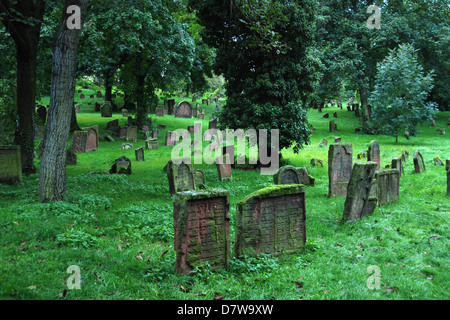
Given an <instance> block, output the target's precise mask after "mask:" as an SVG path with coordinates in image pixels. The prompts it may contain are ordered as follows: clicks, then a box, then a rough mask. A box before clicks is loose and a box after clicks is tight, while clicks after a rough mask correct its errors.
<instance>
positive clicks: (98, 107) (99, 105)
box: [94, 102, 102, 112]
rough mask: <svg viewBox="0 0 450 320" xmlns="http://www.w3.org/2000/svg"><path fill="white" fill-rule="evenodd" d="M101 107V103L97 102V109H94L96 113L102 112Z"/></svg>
mask: <svg viewBox="0 0 450 320" xmlns="http://www.w3.org/2000/svg"><path fill="white" fill-rule="evenodd" d="M101 107H102V105H101V104H100V103H98V102H95V107H94V110H95V112H100V109H101Z"/></svg>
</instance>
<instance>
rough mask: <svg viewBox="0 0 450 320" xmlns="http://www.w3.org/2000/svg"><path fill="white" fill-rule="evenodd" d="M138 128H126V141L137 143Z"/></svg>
mask: <svg viewBox="0 0 450 320" xmlns="http://www.w3.org/2000/svg"><path fill="white" fill-rule="evenodd" d="M137 133H138V128H137V127H136V126H130V127H127V134H126V138H125V140H126V141H137Z"/></svg>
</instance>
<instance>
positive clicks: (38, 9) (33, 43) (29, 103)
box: [0, 0, 45, 174]
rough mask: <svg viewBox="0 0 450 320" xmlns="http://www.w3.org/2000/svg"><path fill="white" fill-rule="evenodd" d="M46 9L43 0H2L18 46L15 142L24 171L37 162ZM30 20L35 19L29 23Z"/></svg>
mask: <svg viewBox="0 0 450 320" xmlns="http://www.w3.org/2000/svg"><path fill="white" fill-rule="evenodd" d="M16 12H17V13H19V14H20V15H18V14H16ZM44 12H45V1H44V0H35V1H32V0H22V1H17V2H15V3H12V2H11V1H8V0H0V20H1V21H2V22H3V24H4V25H5V27H6V29H7V30H8V32H9V34H10V35H11V37H12V38H13V39H14V42H15V44H16V50H17V101H16V102H17V113H18V118H19V119H18V120H19V121H18V122H19V125H18V134H17V135H16V137H17V139H16V142H15V143H17V144H18V145H20V149H21V159H22V171H23V172H24V173H25V174H27V173H34V172H36V167H35V166H34V114H35V105H36V61H37V54H38V44H39V35H40V32H41V25H42V21H43V18H44ZM2 14H3V15H2ZM30 20H32V21H33V23H30Z"/></svg>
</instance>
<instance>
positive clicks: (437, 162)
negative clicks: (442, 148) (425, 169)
mask: <svg viewBox="0 0 450 320" xmlns="http://www.w3.org/2000/svg"><path fill="white" fill-rule="evenodd" d="M433 163H434V165H435V166H443V165H444V162H443V161H442V159H441V157H439V156H436V157H434V158H433Z"/></svg>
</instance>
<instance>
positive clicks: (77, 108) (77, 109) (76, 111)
mask: <svg viewBox="0 0 450 320" xmlns="http://www.w3.org/2000/svg"><path fill="white" fill-rule="evenodd" d="M75 113H81V108H80V106H78V105H77V106H76V107H75Z"/></svg>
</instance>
